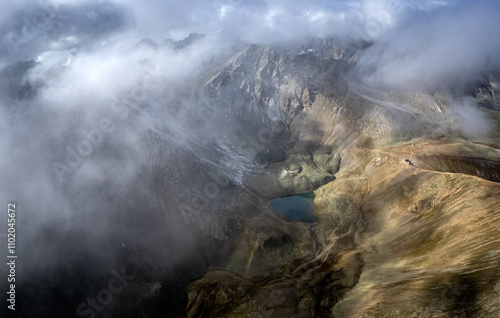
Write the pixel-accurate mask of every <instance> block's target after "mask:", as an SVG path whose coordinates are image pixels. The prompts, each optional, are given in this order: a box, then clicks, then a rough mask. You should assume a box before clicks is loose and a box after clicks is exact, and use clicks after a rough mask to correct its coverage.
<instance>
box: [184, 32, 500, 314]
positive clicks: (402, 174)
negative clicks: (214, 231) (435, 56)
mask: <svg viewBox="0 0 500 318" xmlns="http://www.w3.org/2000/svg"><path fill="white" fill-rule="evenodd" d="M318 42H319V41H315V42H312V43H311V44H310V45H309V46H303V47H301V48H299V49H282V48H271V47H259V46H250V47H247V48H245V49H244V50H243V51H241V52H239V53H238V54H236V55H235V56H234V57H233V58H231V59H230V60H229V61H228V62H227V63H226V64H225V65H224V67H223V68H222V70H221V71H219V72H218V73H217V74H215V75H214V76H213V77H212V78H211V79H210V80H209V81H208V82H207V83H206V84H205V86H204V87H203V89H202V92H203V94H205V95H208V96H209V99H208V100H209V105H210V107H212V108H213V109H214V111H218V112H223V113H225V114H227V115H228V116H232V117H234V118H245V120H246V121H248V125H249V126H250V127H251V128H249V129H253V130H254V131H258V130H259V129H266V131H269V132H280V133H281V132H283V133H281V134H279V138H277V139H276V140H273V142H270V143H268V144H267V145H266V147H264V148H265V149H263V151H264V152H265V156H264V157H265V158H266V159H267V160H265V161H264V162H263V163H264V165H263V166H262V167H261V168H260V169H253V170H251V169H249V170H248V171H247V172H246V173H245V174H244V175H243V178H242V183H243V187H244V189H246V190H249V191H250V192H251V193H253V194H256V195H257V196H258V197H261V198H264V199H270V198H274V197H278V196H283V195H288V194H294V193H305V192H310V191H314V195H315V198H314V204H315V208H314V213H315V214H316V216H317V218H318V221H317V223H315V224H313V225H308V224H304V223H300V222H289V221H285V220H283V219H281V218H280V217H277V216H274V215H273V214H272V212H271V211H269V207H268V206H267V205H266V204H265V202H263V203H261V204H258V205H257V206H256V207H253V209H255V208H257V209H258V210H259V211H266V213H263V214H258V215H256V216H255V217H252V218H250V219H248V220H247V221H246V222H244V223H243V224H241V227H240V228H238V230H237V233H236V234H235V235H237V236H236V239H235V240H234V242H233V243H232V247H231V248H230V250H229V251H228V254H227V255H226V256H225V257H223V258H222V259H221V260H220V261H219V262H218V263H217V264H215V265H213V267H211V269H210V270H209V271H208V272H207V273H206V274H205V275H204V276H203V277H202V278H200V279H198V280H196V281H194V282H192V283H191V284H190V285H189V287H188V292H189V293H188V296H189V302H188V305H187V307H186V311H187V316H188V317H243V316H244V317H285V316H286V317H441V316H442V317H446V316H453V317H497V316H498V315H499V314H500V298H499V293H500V272H499V271H498V268H499V261H500V254H499V251H500V243H499V239H500V234H499V232H498V229H497V220H498V218H499V216H500V208H499V207H498V203H499V200H498V198H500V185H499V183H498V182H499V181H500V179H499V173H500V147H499V146H498V145H499V141H500V139H499V135H498V132H499V131H500V130H499V129H498V128H499V126H498V125H499V123H500V121H499V118H500V117H499V112H498V110H497V109H498V108H497V107H496V106H495V105H496V103H497V102H498V100H497V97H496V94H495V89H496V88H495V87H496V86H495V85H496V84H495V83H496V82H495V81H494V80H492V79H491V80H490V81H489V82H488V83H487V84H484V85H481V86H479V87H478V88H477V90H475V93H476V94H477V98H478V99H479V100H480V101H481V103H480V105H481V106H482V107H483V109H482V110H481V111H484V112H486V113H487V114H488V117H489V118H492V119H493V120H494V121H495V125H496V126H495V128H494V129H492V131H491V133H490V134H489V135H488V136H483V137H481V138H475V137H471V136H470V135H469V136H467V134H466V133H464V128H463V127H464V125H466V121H467V120H469V118H467V117H466V116H462V115H460V114H457V113H454V112H453V105H451V104H450V103H449V99H447V98H446V94H445V93H444V92H435V94H434V95H428V94H425V93H423V92H383V91H379V90H376V89H372V88H369V87H365V86H363V85H361V84H359V83H356V82H354V81H351V80H349V78H348V77H347V76H346V74H348V71H349V68H350V66H351V65H352V64H354V63H355V62H356V59H357V55H358V54H362V53H360V51H361V52H362V50H363V46H362V45H353V44H351V45H345V44H344V45H339V44H334V43H335V42H332V41H323V42H322V43H318ZM481 106H479V107H481ZM231 142H232V143H231ZM231 142H230V143H231V144H232V145H233V146H236V145H238V144H240V143H241V140H239V139H237V138H236V137H235V139H234V140H232V141H231ZM237 152H238V153H239V154H241V153H250V151H246V150H245V146H242V147H239V149H238V151H237ZM240 202H241V201H240Z"/></svg>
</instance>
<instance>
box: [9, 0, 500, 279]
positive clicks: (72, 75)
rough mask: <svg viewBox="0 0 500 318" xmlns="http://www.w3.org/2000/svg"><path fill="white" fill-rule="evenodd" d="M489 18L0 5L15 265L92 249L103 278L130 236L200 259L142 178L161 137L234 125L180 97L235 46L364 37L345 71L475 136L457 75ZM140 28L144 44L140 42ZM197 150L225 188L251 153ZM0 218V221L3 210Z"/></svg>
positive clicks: (403, 5) (467, 6)
mask: <svg viewBox="0 0 500 318" xmlns="http://www.w3.org/2000/svg"><path fill="white" fill-rule="evenodd" d="M499 15H500V4H498V3H497V2H496V1H453V2H452V1H419V2H417V1H407V2H404V1H397V0H386V1H383V0H374V1H369V0H366V1H356V0H352V1H348V0H346V1H337V2H335V4H332V1H319V0H317V1H307V2H304V1H295V0H294V1H284V0H283V1H281V0H280V1H270V0H269V1H267V0H255V1H245V0H226V1H224V0H220V1H201V0H190V1H161V0H152V1H148V2H147V3H144V2H137V1H132V0H112V1H83V0H82V1H78V0H74V1H71V0H64V1H63V0H60V1H56V0H54V1H48V2H47V1H41V2H38V3H35V2H33V1H16V2H10V3H8V4H6V5H5V6H4V7H3V8H2V12H1V13H0V34H2V35H3V38H2V39H1V40H2V41H3V42H2V45H1V46H0V69H1V72H2V73H1V74H2V78H1V86H0V92H1V95H0V149H1V150H2V154H3V155H2V157H1V158H0V171H1V180H2V181H1V184H0V199H1V200H0V201H1V202H3V204H7V202H12V201H14V202H17V203H18V206H19V208H18V210H19V219H18V220H17V222H18V224H17V228H18V232H19V237H20V239H19V243H18V244H19V248H20V251H22V252H19V253H20V255H21V256H22V257H23V258H24V259H25V260H26V261H25V262H23V263H22V265H20V267H19V270H20V271H24V273H25V275H26V276H25V279H26V280H28V273H37V272H38V273H39V272H41V271H43V270H47V269H49V268H54V267H55V266H61V265H63V264H72V262H77V263H78V262H83V261H84V260H85V259H91V260H92V262H91V264H94V265H95V264H105V265H103V268H99V267H95V266H94V267H93V268H92V269H91V270H90V269H87V270H89V272H91V273H99V275H105V274H106V272H107V270H108V267H111V266H112V265H110V264H112V263H113V262H114V261H115V260H116V259H115V254H116V255H117V254H118V253H119V252H120V251H121V248H122V247H124V246H128V245H129V244H130V243H132V242H134V240H138V241H140V242H139V243H137V245H136V246H134V248H139V246H146V245H148V246H149V247H150V248H151V250H152V251H153V252H152V253H153V254H154V255H155V257H160V258H162V259H161V262H164V263H163V265H164V266H167V267H168V266H170V265H172V266H173V264H178V263H182V261H183V260H185V259H189V258H190V257H195V258H196V257H199V255H198V254H199V249H198V244H199V239H198V238H196V235H197V234H196V233H195V230H194V229H193V228H192V224H189V223H186V222H183V221H185V219H183V218H182V217H181V215H175V214H176V213H177V214H179V213H178V211H170V210H168V209H164V208H163V210H162V208H159V207H158V206H161V204H162V203H161V202H159V201H161V200H158V198H157V197H156V193H154V191H153V189H154V186H155V184H154V183H153V182H152V181H148V180H149V179H152V178H153V177H150V176H152V175H153V174H154V172H153V171H152V166H153V161H154V160H155V159H154V158H155V155H157V153H156V152H155V149H152V147H153V146H154V145H155V144H156V143H158V140H161V142H163V143H165V145H168V146H169V147H171V148H172V149H175V151H179V149H182V150H183V151H186V152H187V153H190V154H191V155H192V156H193V157H196V156H197V153H199V152H200V150H201V149H205V150H206V149H208V148H209V145H210V143H212V142H214V140H215V139H216V137H217V136H221V135H223V134H224V133H225V132H226V131H229V130H230V129H229V128H230V127H231V125H232V124H227V125H226V126H225V127H224V128H221V127H220V125H219V121H217V120H215V121H214V123H212V124H211V123H210V119H211V118H216V117H217V116H220V115H221V114H222V113H217V111H215V112H214V115H213V117H207V113H205V112H203V111H201V110H200V109H199V107H200V105H198V104H197V103H196V102H194V101H193V100H190V99H186V100H182V98H184V97H186V96H188V95H189V94H190V93H192V92H193V90H194V89H195V88H196V87H200V86H201V84H203V82H202V81H204V80H207V79H208V77H207V76H208V75H209V74H213V72H214V65H221V64H222V62H223V61H224V60H225V59H227V58H228V57H230V56H231V55H232V54H233V53H235V52H237V50H239V49H241V48H243V47H244V46H245V45H247V44H261V45H274V44H282V43H285V42H298V41H302V40H305V39H308V38H310V37H331V36H338V37H342V38H347V39H357V40H359V39H363V40H365V41H367V42H369V43H370V46H369V48H368V49H367V50H366V51H365V52H364V53H363V54H362V56H361V58H360V60H359V62H358V63H357V65H356V67H355V68H354V70H353V72H352V73H351V74H348V76H350V77H351V79H352V80H353V81H357V82H359V83H362V84H363V85H366V86H369V87H372V88H374V89H381V90H386V91H391V90H409V91H418V90H421V91H425V92H428V93H431V94H433V93H434V92H435V91H438V90H441V91H446V92H447V93H449V94H450V105H451V106H450V107H451V108H450V110H449V112H450V114H451V115H450V116H453V115H456V114H458V116H459V117H460V118H461V120H462V119H463V120H464V122H465V123H464V122H462V121H460V124H459V126H458V127H452V128H454V129H459V130H461V132H462V133H464V134H466V135H469V136H473V137H476V138H480V137H481V136H485V135H487V134H488V131H489V127H490V126H491V124H490V121H489V119H488V118H487V115H485V113H484V112H482V111H481V110H480V109H479V108H478V107H476V104H477V101H475V99H474V98H473V97H471V96H470V85H471V84H473V83H474V81H476V79H477V77H478V76H480V75H482V74H484V73H487V72H488V71H489V70H491V69H495V68H496V69H498V67H499V66H500V65H499V63H500V60H499V59H500V54H499V53H500V37H498V36H497V34H496V32H497V30H499V29H500V16H499ZM192 32H196V33H199V34H204V35H205V37H203V38H200V39H198V40H196V41H193V43H192V44H191V45H187V46H186V47H184V48H183V49H177V48H175V47H173V46H172V45H171V44H169V43H168V42H164V41H165V40H166V39H173V40H182V39H184V38H185V37H187V36H188V35H189V34H190V33H192ZM145 38H148V39H151V40H152V41H151V40H147V41H143V42H141V44H139V45H137V44H138V43H139V42H140V41H141V40H143V39H145ZM153 41H154V42H155V43H156V44H158V48H155V43H154V42H153ZM30 60H33V61H32V62H30V63H19V62H27V61H30ZM179 99H181V100H182V101H181V102H179ZM176 103H178V104H179V103H180V107H177V108H176V109H173V108H172V107H173V106H172V105H174V104H176ZM160 109H162V111H159V110H160ZM203 120H205V122H204V123H203V124H200V122H203ZM228 127H229V128H228ZM173 151H174V150H173ZM202 159H204V160H205V163H206V164H207V165H208V166H213V167H216V168H217V167H218V168H220V169H222V170H223V172H224V173H226V174H227V176H228V177H229V178H230V179H232V181H233V182H234V183H236V184H237V183H238V180H237V174H236V171H237V170H241V169H243V165H249V164H251V163H248V162H246V161H245V158H236V159H235V158H232V159H231V158H226V160H228V161H229V160H234V162H232V165H233V168H227V167H226V166H227V165H222V164H221V163H220V162H218V161H217V160H215V159H214V157H212V156H211V155H210V152H209V150H207V154H206V156H205V157H204V158H202ZM238 165H240V166H238ZM223 166H224V167H225V168H223ZM207 173H208V172H207ZM149 177H150V178H149ZM148 178H149V179H148ZM134 200H135V202H133V201H134ZM145 202H149V203H151V206H148V207H146V206H145ZM169 208H171V209H176V207H169ZM158 211H161V213H160V214H158V213H159V212H158ZM143 218H151V219H149V220H148V221H144V220H143ZM0 224H1V226H2V229H1V230H0V233H5V229H6V218H5V217H2V219H1V222H0ZM196 230H198V229H196ZM159 232H161V233H160V234H159ZM137 237H140V239H137ZM1 239H2V244H4V243H3V242H4V241H5V238H4V236H2V237H1ZM126 240H128V241H126ZM155 240H157V241H160V242H161V243H158V246H157V247H155V246H151V244H153V243H151V242H155ZM89 253H90V255H92V256H91V257H87V256H84V255H88V254H89ZM21 256H20V257H21ZM201 258H203V256H201ZM159 262H160V261H159ZM165 264H166V265H165ZM91 266H92V265H91ZM104 268H106V269H104ZM25 284H28V282H26V281H25Z"/></svg>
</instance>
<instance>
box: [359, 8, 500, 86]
mask: <svg viewBox="0 0 500 318" xmlns="http://www.w3.org/2000/svg"><path fill="white" fill-rule="evenodd" d="M499 29H500V5H499V3H498V2H497V1H459V2H458V3H455V4H449V5H446V6H440V7H436V8H433V9H431V10H428V11H422V10H414V11H412V12H410V13H408V15H407V16H406V19H405V20H403V21H399V23H397V24H396V25H395V26H394V27H392V28H389V29H387V30H386V31H385V32H384V33H383V34H381V35H380V36H379V37H378V38H377V40H376V41H375V43H374V45H373V46H372V47H371V48H369V49H368V50H367V51H366V52H365V53H364V55H363V56H362V58H361V60H360V62H359V64H358V69H357V72H358V76H360V77H362V78H363V80H364V82H365V84H368V85H370V86H375V87H385V88H389V89H403V90H428V91H435V90H437V89H450V88H451V87H463V86H464V85H466V84H470V83H471V82H473V81H475V80H476V78H477V77H478V76H479V75H480V74H481V73H482V72H488V71H490V70H492V69H498V67H499V66H500V54H499V53H500V38H499V37H498V36H496V32H497V31H496V30H499Z"/></svg>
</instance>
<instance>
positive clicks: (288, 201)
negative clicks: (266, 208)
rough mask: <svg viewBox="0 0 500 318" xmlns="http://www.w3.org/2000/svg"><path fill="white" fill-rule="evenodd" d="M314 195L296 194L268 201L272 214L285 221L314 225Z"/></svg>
mask: <svg viewBox="0 0 500 318" xmlns="http://www.w3.org/2000/svg"><path fill="white" fill-rule="evenodd" d="M313 198H314V194H312V193H306V194H297V195H289V196H286V197H281V198H276V199H273V200H271V201H269V205H270V206H271V209H273V211H274V212H276V213H278V214H279V215H281V216H282V217H284V218H285V219H287V220H292V221H299V222H306V223H314V222H316V216H315V215H314V213H313V207H314V204H313Z"/></svg>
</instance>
